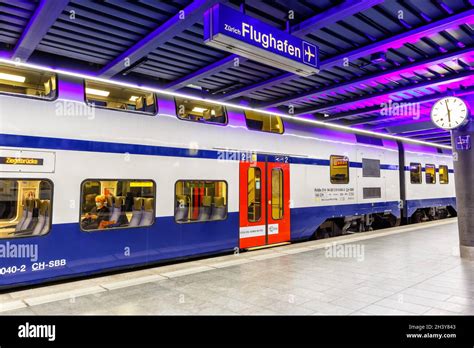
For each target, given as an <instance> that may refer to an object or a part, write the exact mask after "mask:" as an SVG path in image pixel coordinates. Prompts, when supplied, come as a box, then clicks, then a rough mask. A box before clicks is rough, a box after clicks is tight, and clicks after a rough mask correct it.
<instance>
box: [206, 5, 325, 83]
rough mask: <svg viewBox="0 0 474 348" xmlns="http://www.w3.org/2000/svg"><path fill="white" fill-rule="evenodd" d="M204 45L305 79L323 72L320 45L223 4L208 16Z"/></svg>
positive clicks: (209, 12)
mask: <svg viewBox="0 0 474 348" xmlns="http://www.w3.org/2000/svg"><path fill="white" fill-rule="evenodd" d="M204 42H205V43H206V44H207V45H209V46H212V47H215V48H218V49H221V50H224V51H228V52H232V53H235V54H238V55H240V56H242V57H246V58H248V59H251V60H253V61H256V62H259V63H262V64H266V65H270V66H273V67H275V68H279V69H282V70H286V71H289V72H292V73H294V74H298V75H301V76H309V75H313V74H315V73H317V72H318V71H319V50H318V47H317V46H316V45H313V44H311V43H309V42H307V41H304V40H302V39H300V38H298V37H295V36H292V35H290V34H289V33H287V32H285V31H282V30H278V29H276V28H274V27H272V26H271V25H268V24H265V23H263V22H261V21H259V20H258V19H256V18H253V17H250V16H247V15H245V14H243V13H242V12H240V11H236V10H234V9H232V8H230V7H228V6H224V5H222V4H216V5H214V6H213V7H211V8H210V9H209V10H207V11H206V13H205V14H204Z"/></svg>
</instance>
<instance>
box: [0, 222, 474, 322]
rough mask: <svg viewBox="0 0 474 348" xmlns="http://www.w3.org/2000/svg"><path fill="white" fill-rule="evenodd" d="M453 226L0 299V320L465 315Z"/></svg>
mask: <svg viewBox="0 0 474 348" xmlns="http://www.w3.org/2000/svg"><path fill="white" fill-rule="evenodd" d="M458 249H459V240H458V231H457V220H456V219H447V220H441V221H436V222H427V223H422V224H417V225H410V226H402V227H396V228H391V229H385V230H378V231H372V232H365V233H361V234H352V235H346V236H341V237H336V238H332V239H324V240H317V241H309V242H304V243H297V244H290V245H285V246H280V247H274V248H268V249H261V250H256V251H251V252H243V253H240V254H236V255H225V256H219V257H211V258H206V259H200V260H195V261H189V262H182V263H179V264H173V265H166V266H158V267H154V268H147V269H142V270H138V271H130V272H126V273H120V274H114V275H107V276H99V277H94V278H91V279H87V280H80V281H70V282H66V283H61V284H55V285H50V286H43V287H36V288H34V289H27V290H19V291H13V292H9V293H3V294H0V314H1V315H49V314H61V315H62V314H66V315H87V314H103V315H114V314H123V315H236V314H239V315H313V314H316V315H318V314H321V315H437V314H443V315H469V314H470V315H473V314H474V262H469V261H465V260H461V259H460V257H459V250H458Z"/></svg>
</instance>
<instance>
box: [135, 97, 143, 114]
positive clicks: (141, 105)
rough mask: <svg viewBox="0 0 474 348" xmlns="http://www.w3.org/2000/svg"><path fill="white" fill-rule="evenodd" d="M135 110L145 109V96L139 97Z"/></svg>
mask: <svg viewBox="0 0 474 348" xmlns="http://www.w3.org/2000/svg"><path fill="white" fill-rule="evenodd" d="M135 110H137V111H144V110H145V101H144V98H143V97H138V98H137V100H136V102H135Z"/></svg>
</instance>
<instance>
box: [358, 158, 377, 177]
mask: <svg viewBox="0 0 474 348" xmlns="http://www.w3.org/2000/svg"><path fill="white" fill-rule="evenodd" d="M362 176H363V177H364V178H380V161H379V160H374V159H368V158H362Z"/></svg>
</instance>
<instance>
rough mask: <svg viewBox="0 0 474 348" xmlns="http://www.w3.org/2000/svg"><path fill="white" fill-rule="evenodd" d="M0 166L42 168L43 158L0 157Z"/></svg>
mask: <svg viewBox="0 0 474 348" xmlns="http://www.w3.org/2000/svg"><path fill="white" fill-rule="evenodd" d="M0 164H11V165H28V166H42V165H43V159H42V158H25V157H0Z"/></svg>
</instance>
